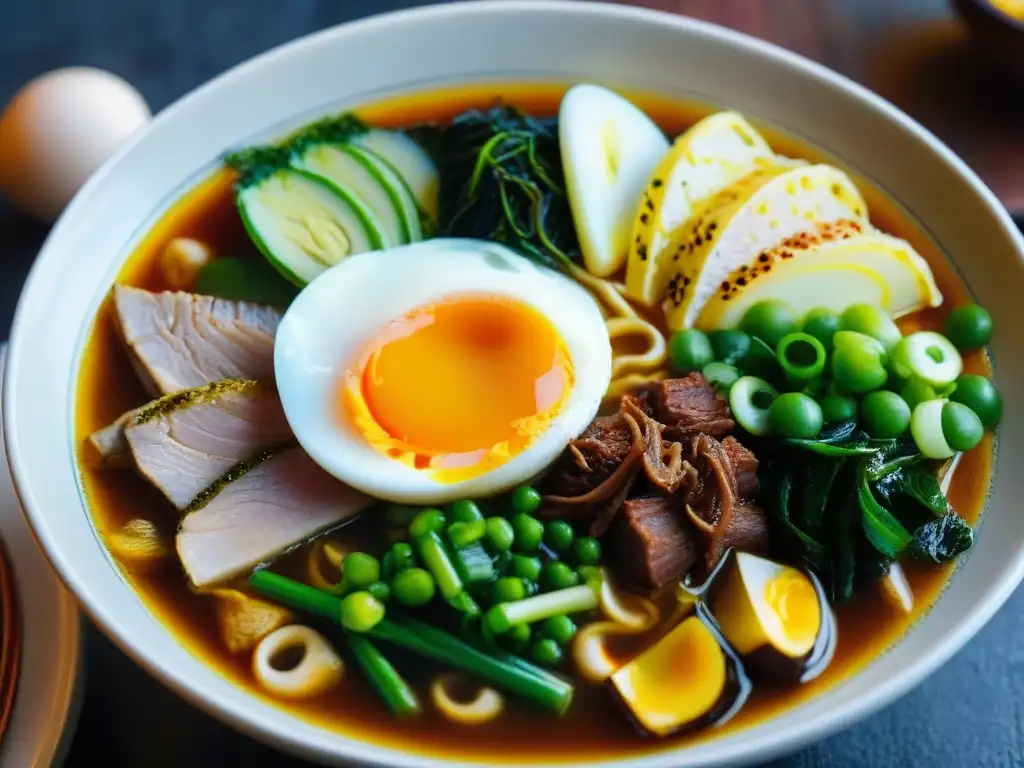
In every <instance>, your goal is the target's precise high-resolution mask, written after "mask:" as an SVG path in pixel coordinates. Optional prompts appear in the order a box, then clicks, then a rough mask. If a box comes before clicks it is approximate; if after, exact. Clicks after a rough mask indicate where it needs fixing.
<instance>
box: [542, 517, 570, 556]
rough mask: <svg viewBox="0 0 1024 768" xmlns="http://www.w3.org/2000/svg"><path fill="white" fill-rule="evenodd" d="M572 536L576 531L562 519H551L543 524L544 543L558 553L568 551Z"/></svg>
mask: <svg viewBox="0 0 1024 768" xmlns="http://www.w3.org/2000/svg"><path fill="white" fill-rule="evenodd" d="M574 538H576V532H575V531H574V530H573V529H572V526H571V525H569V524H568V523H567V522H565V521H564V520H552V521H551V522H550V523H548V524H547V525H546V526H544V543H545V544H547V545H548V546H549V547H551V549H552V550H554V551H555V552H557V553H559V554H561V553H563V552H568V551H569V549H570V547H572V542H573V539H574Z"/></svg>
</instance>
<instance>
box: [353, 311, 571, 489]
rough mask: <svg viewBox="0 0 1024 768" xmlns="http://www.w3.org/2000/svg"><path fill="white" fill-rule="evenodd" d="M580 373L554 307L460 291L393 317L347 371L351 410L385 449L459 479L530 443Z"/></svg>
mask: <svg viewBox="0 0 1024 768" xmlns="http://www.w3.org/2000/svg"><path fill="white" fill-rule="evenodd" d="M572 383H573V371H572V364H571V361H570V359H569V355H568V353H567V351H566V349H565V345H564V343H563V342H562V340H561V338H560V337H559V335H558V333H557V332H556V330H555V328H554V326H552V324H551V323H550V321H549V320H548V319H547V318H546V317H544V316H543V315H541V314H540V313H539V312H537V311H536V310H534V309H533V308H532V307H530V306H528V305H526V304H524V303H522V302H519V301H516V300H513V299H508V298H505V297H497V296H468V297H460V298H456V299H451V300H449V301H445V302H442V303H438V304H434V305H431V306H426V307H421V308H418V309H416V310H413V311H411V312H409V313H408V314H406V315H405V316H404V317H401V318H399V319H397V320H395V321H393V322H391V323H389V324H388V325H387V326H385V327H384V328H383V329H382V330H381V331H380V333H379V334H378V335H377V337H376V338H375V339H374V340H373V341H372V343H371V344H370V345H369V349H368V352H367V353H365V354H364V355H363V357H362V358H361V359H360V360H359V361H358V365H357V366H356V367H354V368H352V369H349V370H348V371H347V372H346V375H345V381H344V383H343V389H342V402H343V406H344V411H343V413H344V417H347V418H350V419H352V420H353V423H355V425H356V426H357V428H358V429H359V430H360V431H361V432H362V434H363V435H364V436H365V437H366V438H367V440H368V441H369V442H370V443H371V444H372V445H373V446H374V447H376V448H377V449H378V450H380V451H381V452H383V453H386V454H388V455H389V456H391V457H392V458H394V459H396V460H399V461H402V462H403V463H405V464H408V465H409V466H413V467H415V468H417V469H422V470H431V471H432V472H434V473H435V475H436V477H437V479H438V480H440V481H442V482H457V481H459V480H464V479H467V478H470V477H474V476H477V475H480V474H483V473H484V472H487V471H490V470H491V469H494V468H495V467H497V466H500V465H501V464H503V463H505V462H506V461H508V460H509V459H510V458H512V457H513V456H515V455H516V454H518V453H520V452H522V451H523V450H524V449H525V448H526V447H527V446H528V445H529V444H530V443H531V442H532V441H533V440H534V439H535V438H536V437H537V436H538V435H540V434H541V433H542V432H543V431H544V430H545V429H546V428H547V426H548V425H549V424H550V422H551V420H552V419H553V418H554V417H555V416H556V415H557V414H558V412H559V411H560V409H561V407H562V405H563V404H564V402H565V400H566V398H567V397H568V394H569V392H570V390H571V388H572Z"/></svg>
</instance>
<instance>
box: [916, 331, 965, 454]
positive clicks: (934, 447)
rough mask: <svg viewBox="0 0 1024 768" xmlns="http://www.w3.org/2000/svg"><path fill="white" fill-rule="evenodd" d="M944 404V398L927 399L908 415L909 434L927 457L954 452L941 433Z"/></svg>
mask: <svg viewBox="0 0 1024 768" xmlns="http://www.w3.org/2000/svg"><path fill="white" fill-rule="evenodd" d="M908 338H909V337H908ZM945 404H946V401H945V400H928V401H926V402H924V403H921V404H920V405H918V406H917V407H916V408H915V409H914V413H913V414H912V415H911V417H910V434H911V435H912V436H913V438H914V442H915V443H917V449H918V450H919V451H921V453H923V454H924V455H925V456H927V457H928V458H929V459H948V458H950V457H952V455H953V454H954V453H955V451H954V450H953V449H952V448H951V447H950V446H949V443H948V442H946V436H945V435H944V434H943V433H942V408H943V406H945Z"/></svg>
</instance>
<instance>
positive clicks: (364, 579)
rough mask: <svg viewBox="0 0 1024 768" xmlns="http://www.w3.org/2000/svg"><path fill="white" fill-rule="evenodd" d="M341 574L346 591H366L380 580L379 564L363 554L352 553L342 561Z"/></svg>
mask: <svg viewBox="0 0 1024 768" xmlns="http://www.w3.org/2000/svg"><path fill="white" fill-rule="evenodd" d="M341 574H342V577H343V579H344V583H345V586H346V587H347V588H348V589H350V590H357V589H366V588H367V587H368V586H370V585H371V584H373V582H375V581H378V580H379V579H380V562H379V561H378V560H377V558H376V557H374V556H373V555H368V554H366V553H365V552H352V553H350V554H348V555H346V556H345V559H344V560H342V562H341Z"/></svg>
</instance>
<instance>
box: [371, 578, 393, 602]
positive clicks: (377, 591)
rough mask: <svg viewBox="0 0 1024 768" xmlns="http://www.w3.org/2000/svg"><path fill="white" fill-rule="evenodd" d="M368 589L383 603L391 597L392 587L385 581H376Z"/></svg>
mask: <svg viewBox="0 0 1024 768" xmlns="http://www.w3.org/2000/svg"><path fill="white" fill-rule="evenodd" d="M366 591H367V592H369V593H370V594H371V595H373V596H374V597H375V598H377V599H378V600H380V601H381V602H382V603H386V602H387V601H388V600H390V599H391V587H389V586H388V585H387V583H386V582H383V581H375V582H373V584H371V585H370V586H368V587H367V588H366Z"/></svg>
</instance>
